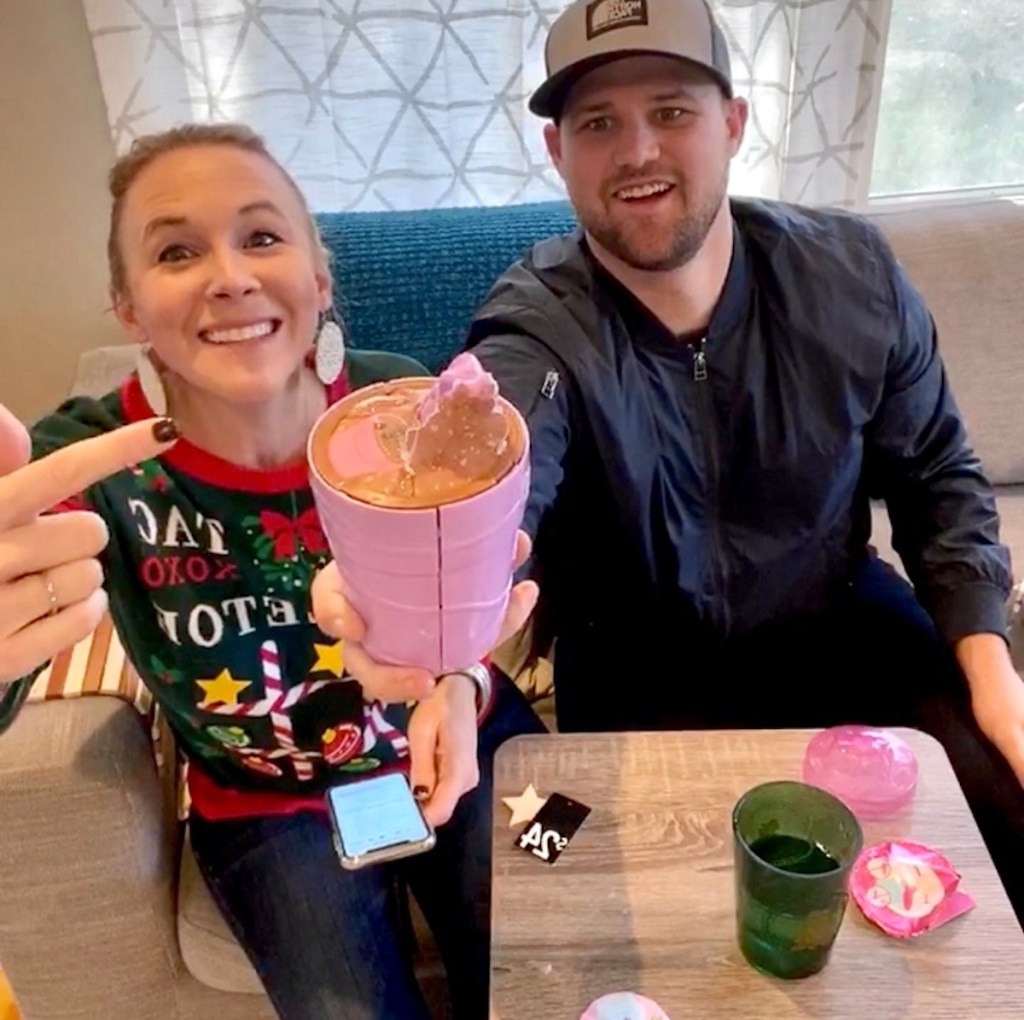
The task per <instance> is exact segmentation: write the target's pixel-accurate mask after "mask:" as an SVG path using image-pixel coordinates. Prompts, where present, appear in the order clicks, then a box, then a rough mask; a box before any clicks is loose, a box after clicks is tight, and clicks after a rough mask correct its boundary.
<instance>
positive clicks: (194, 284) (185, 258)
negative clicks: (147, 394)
mask: <svg viewBox="0 0 1024 1020" xmlns="http://www.w3.org/2000/svg"><path fill="white" fill-rule="evenodd" d="M118 241H119V245H120V249H121V254H122V257H123V261H124V266H125V293H123V294H118V295H115V308H116V311H117V315H118V318H119V320H120V321H121V323H122V325H124V326H125V328H126V329H127V330H128V331H129V332H130V333H131V335H132V336H133V337H134V338H135V339H136V340H138V341H140V342H148V343H149V344H150V345H151V347H152V351H153V353H154V354H155V355H156V357H157V359H158V360H159V362H160V363H161V364H162V365H163V366H164V367H165V368H166V369H169V370H170V371H171V372H173V373H174V374H175V376H177V377H178V379H179V380H180V381H181V382H182V383H184V384H185V385H186V386H189V387H192V388H195V389H197V390H199V391H202V393H203V394H205V395H208V396H215V397H219V398H221V399H223V400H227V401H230V402H233V403H242V404H253V403H261V402H263V401H265V400H268V399H270V398H271V397H273V396H275V395H276V394H278V393H279V392H280V391H281V390H282V389H284V388H285V387H286V386H287V385H288V384H289V382H290V381H291V380H292V379H293V378H294V376H295V374H296V373H297V371H298V370H299V369H300V368H301V366H302V364H303V362H304V360H305V358H306V355H307V354H308V352H309V349H310V346H311V344H312V342H313V338H314V336H315V334H316V328H317V317H318V314H319V313H320V312H321V311H322V310H326V309H327V308H328V307H329V306H330V302H331V278H330V273H329V271H328V269H327V265H326V261H325V259H324V257H323V255H322V254H321V252H320V250H319V247H318V246H317V244H316V242H315V240H314V237H313V234H312V230H311V228H310V223H309V217H308V215H307V213H306V210H305V208H304V206H303V204H302V202H301V200H300V198H299V195H298V194H297V193H296V190H295V188H294V187H293V185H292V184H291V182H290V181H289V180H288V179H287V178H286V177H285V176H284V174H283V173H282V171H281V170H280V169H278V167H276V166H275V165H274V164H273V163H272V162H270V161H269V160H267V159H265V158H264V157H263V156H260V155H259V154H257V153H253V152H247V151H245V150H244V149H241V148H239V147H237V146H232V145H229V144H223V145H196V146H190V147H185V148H180V149H176V150H172V151H170V152H166V153H164V154H162V155H160V156H158V157H156V158H155V159H154V160H153V162H152V163H150V164H149V165H148V166H147V167H145V169H143V170H142V172H141V173H140V174H139V176H138V177H137V178H136V179H135V180H134V181H133V182H132V184H131V186H130V187H129V189H128V192H127V193H126V195H125V201H124V207H123V212H122V216H121V220H120V224H119V229H118Z"/></svg>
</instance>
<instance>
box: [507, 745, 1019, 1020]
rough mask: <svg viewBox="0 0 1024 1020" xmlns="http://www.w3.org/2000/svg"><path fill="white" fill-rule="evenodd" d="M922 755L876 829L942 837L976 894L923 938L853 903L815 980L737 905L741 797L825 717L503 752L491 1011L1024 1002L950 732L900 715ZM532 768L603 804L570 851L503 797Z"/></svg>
mask: <svg viewBox="0 0 1024 1020" xmlns="http://www.w3.org/2000/svg"><path fill="white" fill-rule="evenodd" d="M897 732H899V733H901V734H902V735H903V736H904V738H905V739H906V740H907V741H908V742H909V743H910V744H911V745H912V747H913V748H914V751H915V752H916V754H917V756H918V760H919V762H920V766H921V777H920V781H919V785H918V790H917V795H916V797H915V799H914V802H913V803H912V804H911V806H910V807H908V808H907V809H905V810H904V811H903V812H901V813H900V814H899V815H898V816H896V817H895V818H892V819H889V820H887V821H883V822H868V823H866V824H865V825H864V837H865V845H866V846H867V845H871V844H872V843H877V842H880V841H882V840H886V839H892V838H895V837H900V836H904V837H907V838H912V839H915V840H917V841H919V842H922V843H926V844H928V845H930V846H932V847H935V848H936V849H938V850H941V851H942V852H943V853H944V854H946V856H947V857H949V859H950V860H951V861H952V862H953V864H954V866H956V867H957V868H958V870H959V871H960V872H961V873H962V875H963V882H962V884H963V888H964V889H965V890H966V891H968V892H969V893H970V894H971V895H972V896H973V897H974V899H975V900H976V901H977V906H976V907H975V909H974V910H972V911H971V912H970V913H968V914H966V915H964V916H962V917H960V918H957V919H956V920H954V921H952V922H950V923H949V924H947V925H945V926H944V927H942V928H939V929H937V930H936V931H933V932H929V933H926V934H924V935H922V936H920V937H919V938H917V939H914V940H909V941H902V940H897V939H892V938H889V937H888V936H886V935H884V934H882V933H881V932H880V931H879V930H878V929H877V928H875V927H874V926H873V925H871V924H870V923H869V922H867V921H866V920H865V919H864V917H863V916H862V915H861V913H860V911H859V910H858V908H857V907H856V905H855V904H853V903H852V902H851V904H850V906H849V907H848V909H847V913H846V917H845V919H844V921H843V926H842V929H841V930H840V933H839V937H838V939H837V941H836V944H835V948H834V950H833V953H832V959H831V961H830V962H829V964H828V966H827V967H826V968H825V970H824V971H822V972H821V973H820V974H817V975H815V976H814V977H811V978H807V979H805V980H802V981H780V980H778V979H775V978H771V977H767V976H765V975H763V974H760V973H758V972H757V971H755V970H753V968H751V967H750V966H749V965H748V964H747V963H746V962H745V961H744V959H743V957H742V956H741V955H740V953H739V950H738V948H737V946H736V941H735V921H734V916H733V905H734V896H733V863H732V834H731V828H730V812H731V809H732V805H733V803H734V802H735V801H736V799H737V798H738V797H739V795H740V794H741V793H743V791H744V790H746V789H748V788H749V787H751V786H754V785H756V784H757V783H760V782H763V781H766V780H769V779H789V778H799V775H800V764H801V760H802V756H803V750H804V747H805V746H806V744H807V741H808V739H809V738H810V736H811V733H812V731H801V730H771V731H768V730H765V731H737V730H730V731H706V732H683V733H607V734H606V733H601V734H550V735H544V736H531V737H518V738H516V739H514V740H511V741H509V743H507V744H506V745H505V746H504V747H503V748H502V749H501V750H500V751H499V753H498V757H497V762H496V777H495V811H494V819H495V820H494V907H493V915H494V920H493V934H492V961H491V1001H492V1018H493V1020H524V1018H526V1017H545V1018H547V1017H551V1018H557V1020H577V1018H578V1017H579V1015H580V1013H581V1012H582V1011H583V1009H584V1008H585V1007H586V1005H587V1004H588V1003H589V1002H591V1001H592V1000H593V999H595V998H597V997H598V996H600V995H603V994H605V993H607V992H611V991H618V990H624V989H631V990H633V991H638V992H640V993H642V994H644V995H647V996H649V997H650V998H652V999H654V1000H655V1001H657V1002H658V1003H659V1004H660V1005H661V1006H662V1007H663V1008H664V1009H665V1010H666V1012H667V1013H668V1015H669V1017H671V1020H686V1018H688V1017H700V1018H702V1020H709V1018H716V1017H723V1018H725V1017H729V1018H731V1020H765V1018H771V1020H782V1018H787V1017H800V1018H815V1020H818V1018H820V1020H832V1018H836V1020H839V1018H847V1017H848V1018H850V1020H854V1018H858V1020H859V1018H861V1017H865V1016H875V1017H879V1018H884V1020H890V1018H893V1020H895V1018H900V1020H903V1018H918V1017H920V1018H922V1020H923V1018H927V1020H946V1018H948V1020H963V1018H965V1017H971V1018H974V1017H978V1018H985V1020H995V1018H1007V1020H1009V1018H1014V1020H1019V1018H1021V1017H1024V933H1022V932H1021V928H1020V926H1019V925H1018V923H1017V920H1016V918H1015V916H1014V914H1013V910H1012V909H1011V907H1010V904H1009V901H1008V899H1007V897H1006V893H1005V892H1004V890H1003V888H1002V885H1001V884H1000V882H999V879H998V876H997V875H996V872H995V869H994V867H993V865H992V862H991V860H990V858H989V856H988V853H987V851H986V850H985V846H984V844H983V843H982V840H981V837H980V835H979V833H978V829H977V827H976V826H975V824H974V820H973V818H972V816H971V813H970V811H969V809H968V807H967V804H966V802H965V801H964V798H963V794H962V793H961V791H960V787H959V784H958V783H957V781H956V778H955V777H954V775H953V771H952V769H951V768H950V765H949V761H948V760H947V758H946V755H945V753H944V752H943V750H942V748H941V747H940V745H939V744H938V743H937V742H936V741H934V740H933V739H932V738H930V737H928V736H925V735H924V734H922V733H919V732H917V731H914V730H898V731H897ZM528 783H533V784H534V785H535V786H536V788H537V789H538V790H539V791H540V793H541V794H542V795H546V794H549V793H552V792H554V791H558V792H560V793H563V794H565V795H566V796H568V797H572V798H574V799H577V800H580V801H583V802H584V803H585V804H588V805H589V806H590V807H591V808H592V809H593V810H592V812H591V814H590V816H589V817H588V819H587V820H586V822H585V823H584V825H583V827H582V828H581V829H580V830H579V832H578V833H577V834H576V836H575V837H574V838H573V840H572V842H571V843H570V844H569V846H568V848H567V849H566V850H565V852H564V853H563V854H562V855H561V857H560V858H559V860H558V861H557V862H556V863H555V864H553V865H549V864H545V863H543V862H541V861H539V860H537V859H535V858H533V857H532V856H530V855H529V854H527V853H524V852H523V851H521V850H519V849H516V848H514V847H513V846H512V843H513V840H514V838H515V836H516V835H517V833H518V831H519V828H520V827H517V828H515V829H512V828H509V811H508V809H507V808H506V807H505V805H504V804H503V803H502V801H501V798H502V797H506V796H513V795H516V794H519V793H521V792H522V791H523V789H524V788H525V786H526V785H527V784H528Z"/></svg>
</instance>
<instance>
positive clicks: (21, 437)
mask: <svg viewBox="0 0 1024 1020" xmlns="http://www.w3.org/2000/svg"><path fill="white" fill-rule="evenodd" d="M176 439H177V432H176V430H175V429H174V425H173V423H172V422H171V421H170V420H169V419H166V418H160V419H155V420H151V421H146V422H138V423H137V424H134V425H127V426H125V427H124V428H121V429H117V430H116V431H114V432H110V433H108V434H107V435H103V436H97V437H96V438H95V439H86V440H83V441H82V442H80V443H73V444H72V445H71V446H68V447H65V448H64V449H62V450H58V451H57V452H55V453H52V454H50V456H48V457H44V458H43V459H41V460H38V461H36V462H35V463H31V464H30V463H29V457H30V451H31V442H30V440H29V436H28V433H27V432H26V431H25V427H24V426H23V425H22V424H21V422H20V421H18V419H17V418H15V416H14V415H13V414H11V412H10V411H8V410H7V408H6V407H4V406H3V405H2V404H0V684H3V683H6V682H9V681H11V680H17V679H18V678H19V677H22V676H25V675H26V674H27V673H30V672H32V670H33V669H35V668H36V667H37V666H40V665H42V664H43V663H44V662H46V661H47V660H48V659H50V658H52V657H53V656H54V655H56V654H57V653H58V652H60V651H62V650H63V649H65V648H68V647H69V646H71V645H73V644H75V643H76V642H77V641H80V640H81V639H82V638H84V637H87V636H88V635H89V634H91V633H92V631H93V630H95V628H96V625H97V624H98V623H99V621H100V619H101V617H102V616H103V613H104V612H105V610H106V608H107V599H106V594H105V592H104V591H103V588H102V584H103V572H102V570H101V568H100V565H99V562H98V561H97V560H96V556H97V555H98V554H99V553H100V552H101V551H102V549H103V548H104V546H106V544H107V538H108V534H107V527H106V525H105V524H104V523H103V520H102V518H100V517H98V516H97V515H96V514H94V513H88V512H84V511H68V512H67V513H60V514H53V515H51V516H48V517H44V516H41V514H43V513H44V512H45V511H46V510H49V509H50V508H51V507H53V506H56V505H57V504H59V503H61V502H63V501H64V500H67V499H70V498H72V497H74V496H77V495H78V494H79V493H81V492H83V491H84V490H85V489H86V488H88V487H89V486H90V485H92V484H94V483H95V482H97V481H99V480H100V479H102V478H105V477H106V476H107V475H110V474H113V473H114V472H116V471H120V470H122V469H123V468H126V467H128V466H129V465H131V464H136V463H138V462H139V461H142V460H147V459H149V458H150V457H155V456H157V455H158V454H160V453H163V451H164V450H166V449H168V448H169V447H170V446H171V445H172V444H173V442H174V441H175V440H176Z"/></svg>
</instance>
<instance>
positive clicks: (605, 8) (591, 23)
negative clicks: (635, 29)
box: [587, 0, 647, 39]
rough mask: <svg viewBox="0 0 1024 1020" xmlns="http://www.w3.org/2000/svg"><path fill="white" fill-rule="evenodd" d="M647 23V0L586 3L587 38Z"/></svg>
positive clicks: (604, 0) (602, 0) (600, 0)
mask: <svg viewBox="0 0 1024 1020" xmlns="http://www.w3.org/2000/svg"><path fill="white" fill-rule="evenodd" d="M646 24H647V0H594V3H592V4H587V38H588V39H594V38H596V37H597V36H599V35H602V34H603V33H605V32H611V31H613V30H614V29H616V28H628V27H629V26H631V25H646Z"/></svg>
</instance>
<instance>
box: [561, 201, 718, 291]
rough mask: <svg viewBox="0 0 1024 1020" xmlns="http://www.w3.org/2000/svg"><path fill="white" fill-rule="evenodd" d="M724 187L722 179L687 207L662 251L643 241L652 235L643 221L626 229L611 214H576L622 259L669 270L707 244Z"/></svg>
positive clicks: (647, 268) (636, 266) (651, 268)
mask: <svg viewBox="0 0 1024 1020" xmlns="http://www.w3.org/2000/svg"><path fill="white" fill-rule="evenodd" d="M676 187H678V185H676ZM725 190H726V185H725V182H724V181H723V182H722V185H721V187H720V188H717V189H715V192H714V193H713V194H712V195H710V196H709V197H706V198H705V199H704V200H703V201H702V202H699V203H698V204H697V206H696V207H695V208H693V209H692V210H691V209H687V210H685V211H684V212H683V213H682V214H681V215H680V216H679V218H678V219H677V222H676V224H675V230H674V231H673V233H672V235H671V237H669V238H668V244H667V245H666V246H659V247H663V250H661V251H651V250H650V247H651V246H650V245H649V244H644V243H643V241H644V240H649V239H650V237H651V231H650V230H645V229H644V225H643V223H642V222H635V223H632V224H631V225H630V227H631V229H629V230H626V229H623V228H622V226H620V225H619V224H617V223H615V222H614V221H613V220H612V218H611V217H605V216H601V215H600V214H598V215H591V214H590V213H589V211H588V210H585V209H579V210H577V216H578V217H579V220H580V224H581V225H582V227H583V229H584V230H586V232H587V233H588V234H590V235H591V237H593V238H594V240H595V241H597V242H598V244H600V245H601V247H603V248H604V249H605V251H607V252H609V253H610V254H611V255H614V256H615V257H616V258H617V259H618V260H619V261H620V262H624V263H625V264H626V265H627V266H630V267H631V268H632V269H639V270H642V271H644V272H649V273H658V272H667V271H668V270H672V269H679V268H680V267H681V266H685V265H686V264H687V263H689V262H690V261H691V260H692V259H693V258H694V256H696V254H697V253H698V252H699V251H700V250H701V248H702V247H703V246H704V242H705V241H706V240H707V237H708V234H709V233H710V232H711V226H712V224H713V223H714V222H715V217H717V216H718V212H719V210H720V209H721V207H722V202H723V201H724V200H725ZM634 235H639V238H640V241H639V243H637V241H635V240H634Z"/></svg>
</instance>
